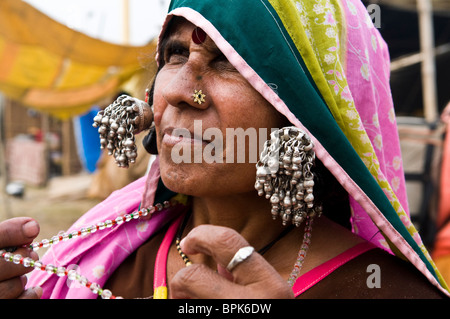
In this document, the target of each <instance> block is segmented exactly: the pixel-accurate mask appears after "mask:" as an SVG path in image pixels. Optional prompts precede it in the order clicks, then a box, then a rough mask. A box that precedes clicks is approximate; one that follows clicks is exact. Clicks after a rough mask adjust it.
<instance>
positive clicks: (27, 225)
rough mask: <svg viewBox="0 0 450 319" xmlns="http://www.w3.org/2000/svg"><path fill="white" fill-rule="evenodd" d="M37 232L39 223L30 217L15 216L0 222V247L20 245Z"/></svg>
mask: <svg viewBox="0 0 450 319" xmlns="http://www.w3.org/2000/svg"><path fill="white" fill-rule="evenodd" d="M38 234H39V224H38V223H37V222H36V221H35V220H33V219H32V218H30V217H16V218H12V219H8V220H5V221H3V222H1V223H0V248H5V247H11V246H22V245H25V244H28V243H30V242H32V241H33V239H34V238H36V236H37V235H38Z"/></svg>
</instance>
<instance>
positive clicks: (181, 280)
mask: <svg viewBox="0 0 450 319" xmlns="http://www.w3.org/2000/svg"><path fill="white" fill-rule="evenodd" d="M169 293H170V298H173V299H223V298H225V299H231V298H241V299H242V298H248V294H246V293H245V287H244V286H239V285H237V284H235V283H233V282H231V281H229V280H227V279H226V278H224V277H222V276H220V275H219V274H217V273H216V272H214V271H213V270H212V269H211V268H209V267H207V266H205V265H203V264H193V265H191V266H189V267H185V268H183V269H181V270H180V271H178V272H177V273H176V274H175V276H174V277H173V278H172V280H171V281H170V284H169Z"/></svg>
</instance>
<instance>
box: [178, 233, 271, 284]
mask: <svg viewBox="0 0 450 319" xmlns="http://www.w3.org/2000/svg"><path fill="white" fill-rule="evenodd" d="M248 245H249V244H248V242H247V241H246V240H245V239H244V238H243V237H242V236H241V235H240V234H239V233H237V232H236V231H234V230H233V229H230V228H226V227H220V226H213V225H201V226H198V227H196V228H194V229H193V230H192V231H191V232H190V233H189V234H188V235H187V236H186V237H185V238H184V239H183V240H182V242H181V243H180V246H181V249H182V250H183V252H184V253H185V254H186V255H191V254H198V253H202V254H206V255H209V256H211V257H213V258H214V260H215V261H216V262H217V263H218V264H219V265H220V266H222V267H227V265H228V264H229V262H230V261H231V259H232V258H233V257H234V255H235V254H236V252H237V251H238V250H239V249H240V248H243V247H245V246H248ZM232 274H233V278H234V281H235V282H236V283H239V284H242V285H246V284H251V283H255V282H259V281H264V280H265V279H266V278H269V277H271V276H279V275H278V273H277V272H276V271H275V270H274V269H273V268H272V266H270V264H268V263H267V261H266V260H265V259H264V258H263V257H262V256H261V255H259V254H258V253H256V252H254V253H252V254H251V255H250V256H249V257H248V258H247V259H246V260H244V261H243V262H242V263H240V264H238V265H237V266H236V267H235V268H234V269H233V271H232Z"/></svg>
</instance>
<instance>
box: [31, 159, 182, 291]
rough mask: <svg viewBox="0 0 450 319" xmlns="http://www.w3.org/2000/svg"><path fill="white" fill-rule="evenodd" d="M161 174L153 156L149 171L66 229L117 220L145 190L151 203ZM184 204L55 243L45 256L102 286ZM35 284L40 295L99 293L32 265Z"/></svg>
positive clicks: (46, 260)
mask: <svg viewBox="0 0 450 319" xmlns="http://www.w3.org/2000/svg"><path fill="white" fill-rule="evenodd" d="M158 179H159V163H158V160H155V162H154V163H153V165H152V168H151V170H150V173H149V176H148V177H143V178H140V179H139V180H137V181H135V182H133V183H131V184H130V185H128V186H126V187H125V188H123V189H121V190H119V191H116V192H114V193H113V194H111V196H110V197H108V198H107V199H106V200H105V201H103V202H102V203H100V204H99V205H97V206H96V207H94V208H93V209H91V210H90V211H89V212H87V213H86V214H85V215H83V216H82V217H81V218H80V219H79V220H78V221H77V222H76V223H75V224H74V225H73V226H72V227H70V229H69V230H68V231H67V232H68V233H70V232H72V231H75V230H79V229H81V228H82V227H87V226H89V225H96V224H97V223H99V222H104V221H105V220H108V219H110V220H113V219H115V218H116V217H117V216H119V215H123V214H125V213H132V212H133V211H136V210H138V208H139V205H140V203H141V201H142V198H143V194H149V195H151V196H147V198H146V200H147V201H150V202H151V203H153V198H154V193H155V190H156V185H157V183H155V181H157V180H158ZM146 182H147V183H146ZM150 197H151V198H150ZM182 207H183V206H181V207H177V206H176V207H172V208H169V209H165V210H162V211H159V212H157V213H155V214H154V215H153V216H152V218H151V219H150V220H149V221H139V220H132V221H130V222H128V223H122V224H120V225H116V226H113V227H111V228H106V229H104V230H101V231H97V232H95V233H92V234H89V235H87V236H82V237H77V238H75V239H71V240H68V241H67V242H63V243H60V244H56V245H54V246H53V247H52V248H51V249H49V250H48V252H47V253H46V254H45V255H44V257H43V258H42V259H41V261H42V262H43V263H44V264H46V265H48V264H51V265H54V266H57V267H59V266H64V267H66V268H67V269H69V270H70V269H76V270H77V272H78V273H79V274H81V275H82V276H85V277H86V278H87V279H88V280H89V281H90V282H94V283H97V284H99V285H100V286H101V287H102V286H103V285H104V284H105V282H106V281H107V279H108V278H109V276H110V275H111V274H112V273H113V272H114V270H115V269H116V268H117V267H118V266H119V265H120V264H121V263H122V262H123V260H125V259H126V258H127V257H128V256H129V255H130V254H131V253H132V252H133V251H134V250H136V248H138V247H139V246H140V245H142V244H143V243H144V242H145V241H146V240H147V239H148V238H149V237H150V236H151V235H152V234H153V233H154V232H155V231H157V230H158V229H160V227H162V226H163V225H164V224H165V223H167V222H168V221H170V220H171V219H172V217H175V216H177V215H178V214H179V213H180V212H181V211H183V209H182ZM34 286H40V287H42V289H43V296H42V298H44V299H47V298H52V299H93V298H97V297H98V296H97V295H95V294H93V293H92V292H91V291H90V290H89V289H88V288H86V287H83V286H81V284H79V283H78V282H76V281H71V280H69V279H68V277H58V276H57V275H55V274H48V273H47V272H44V271H39V270H34V271H33V272H32V273H31V276H30V278H29V280H28V284H27V287H34ZM113 293H114V292H113Z"/></svg>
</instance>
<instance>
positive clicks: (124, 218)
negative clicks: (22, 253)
mask: <svg viewBox="0 0 450 319" xmlns="http://www.w3.org/2000/svg"><path fill="white" fill-rule="evenodd" d="M170 206H171V204H170V202H169V201H165V202H164V203H163V204H161V203H158V204H155V205H154V206H150V207H149V208H142V209H141V210H139V211H136V212H133V213H130V214H123V215H120V216H117V217H116V218H115V219H113V220H109V219H108V220H105V221H104V222H100V223H98V224H97V225H91V226H88V227H83V228H81V229H79V230H75V231H72V232H70V233H63V234H60V235H56V236H53V237H52V238H51V239H43V240H42V241H40V242H34V243H32V244H30V245H29V246H28V248H30V249H32V250H34V251H37V250H39V249H40V248H47V247H50V246H52V245H55V244H57V243H59V242H62V241H67V240H69V239H74V238H77V237H80V236H85V235H88V234H93V233H95V232H96V231H98V230H103V229H105V228H111V227H113V226H115V225H120V224H122V223H124V222H129V221H131V220H133V219H138V218H139V217H143V216H147V215H148V214H150V215H151V214H153V213H154V212H157V211H160V210H162V209H165V208H168V207H170Z"/></svg>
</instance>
